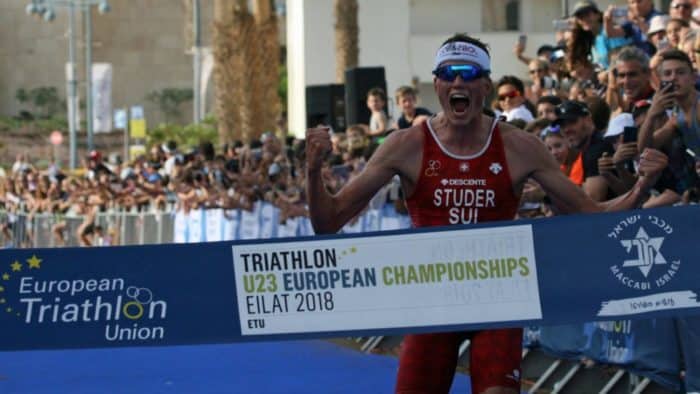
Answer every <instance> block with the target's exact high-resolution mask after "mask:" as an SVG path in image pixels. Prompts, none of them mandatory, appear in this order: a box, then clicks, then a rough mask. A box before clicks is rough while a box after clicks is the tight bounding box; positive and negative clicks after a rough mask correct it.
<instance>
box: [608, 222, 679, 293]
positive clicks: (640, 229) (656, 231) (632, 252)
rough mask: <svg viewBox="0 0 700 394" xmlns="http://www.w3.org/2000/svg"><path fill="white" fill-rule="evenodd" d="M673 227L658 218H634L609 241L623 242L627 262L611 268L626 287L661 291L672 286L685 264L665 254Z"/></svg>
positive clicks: (614, 229)
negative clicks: (665, 245)
mask: <svg viewBox="0 0 700 394" xmlns="http://www.w3.org/2000/svg"><path fill="white" fill-rule="evenodd" d="M672 234H673V227H671V225H670V224H669V223H667V222H666V221H664V220H663V219H662V218H660V217H658V216H655V215H641V214H639V215H634V216H630V217H627V218H625V219H623V220H622V221H620V222H619V223H618V224H617V225H616V226H615V227H614V228H613V229H612V231H611V232H610V233H608V238H612V239H614V240H617V241H618V242H619V245H620V247H622V248H623V249H624V251H625V252H626V254H627V256H628V257H627V258H626V259H625V260H624V261H622V262H621V263H618V264H614V265H612V266H611V267H610V271H611V272H612V274H613V276H615V278H616V279H617V280H618V281H620V283H622V284H623V285H625V286H627V287H630V288H633V289H636V290H654V289H659V288H661V287H663V286H664V285H666V284H667V283H668V282H670V281H671V280H672V279H673V277H674V276H676V274H677V273H678V270H679V269H680V265H681V261H680V260H674V259H673V258H672V257H671V256H667V255H665V253H668V252H671V251H670V250H668V251H666V250H664V248H663V246H664V241H665V239H666V238H667V237H668V236H671V235H672Z"/></svg>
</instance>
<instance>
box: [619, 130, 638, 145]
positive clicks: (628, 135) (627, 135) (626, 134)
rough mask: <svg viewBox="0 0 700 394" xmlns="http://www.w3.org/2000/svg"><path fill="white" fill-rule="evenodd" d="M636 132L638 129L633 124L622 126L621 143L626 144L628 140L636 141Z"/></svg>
mask: <svg viewBox="0 0 700 394" xmlns="http://www.w3.org/2000/svg"><path fill="white" fill-rule="evenodd" d="M637 132H638V129H637V127H635V126H627V127H625V128H624V131H623V132H622V133H623V134H622V143H623V144H626V143H628V142H635V141H637Z"/></svg>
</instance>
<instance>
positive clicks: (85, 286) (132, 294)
mask: <svg viewBox="0 0 700 394" xmlns="http://www.w3.org/2000/svg"><path fill="white" fill-rule="evenodd" d="M45 265H46V262H45V261H44V259H42V258H39V257H38V256H37V255H36V254H33V255H32V256H31V257H30V258H28V259H25V260H22V259H16V260H14V261H13V262H11V263H0V311H2V314H1V315H0V316H1V317H0V319H3V318H4V319H7V318H10V319H17V320H19V321H21V322H22V323H24V324H26V325H30V326H33V327H47V328H53V327H57V326H61V327H75V329H76V333H79V332H80V333H83V331H82V330H84V329H85V328H86V327H88V330H90V329H89V327H94V328H95V329H96V330H98V332H99V331H103V332H104V339H105V340H106V341H107V342H130V341H162V340H163V339H164V337H165V327H164V326H162V325H161V324H162V323H163V322H164V321H165V320H166V317H167V309H168V303H167V302H166V301H165V300H162V299H157V298H155V296H154V294H153V292H152V291H151V289H149V288H147V287H142V286H133V285H131V286H129V285H127V281H126V280H125V279H124V278H121V277H110V278H107V277H101V278H97V277H80V278H65V277H57V275H56V274H52V270H51V269H48V270H47V271H46V272H42V268H43V267H44V266H45ZM77 335H82V334H77Z"/></svg>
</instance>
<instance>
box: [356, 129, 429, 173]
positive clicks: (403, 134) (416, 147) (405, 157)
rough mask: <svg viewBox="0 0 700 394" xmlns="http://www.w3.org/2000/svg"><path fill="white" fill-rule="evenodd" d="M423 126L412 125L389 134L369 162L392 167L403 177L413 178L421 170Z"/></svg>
mask: <svg viewBox="0 0 700 394" xmlns="http://www.w3.org/2000/svg"><path fill="white" fill-rule="evenodd" d="M422 127H423V126H421V125H417V126H411V127H409V128H406V129H401V130H397V131H395V132H393V133H391V134H389V136H388V137H387V138H386V139H385V140H384V143H382V144H381V145H379V148H377V150H376V151H375V152H374V154H373V155H372V158H371V159H370V161H369V163H368V164H369V165H377V166H380V167H381V168H385V169H390V170H391V171H392V172H394V173H395V174H399V175H401V176H402V177H403V178H408V179H413V178H414V177H415V174H417V173H418V171H420V165H421V158H422V154H423V130H422Z"/></svg>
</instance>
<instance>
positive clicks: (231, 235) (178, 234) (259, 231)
mask: <svg viewBox="0 0 700 394" xmlns="http://www.w3.org/2000/svg"><path fill="white" fill-rule="evenodd" d="M408 227H410V219H409V217H408V216H407V215H402V214H399V213H397V212H396V210H395V209H394V206H393V205H391V204H386V205H384V206H383V207H381V208H377V209H368V210H366V211H365V212H363V213H362V214H361V215H360V216H358V217H357V218H356V219H355V220H353V221H351V222H350V223H349V224H347V225H346V226H345V227H344V228H343V230H342V232H343V233H346V234H347V233H361V232H370V231H385V230H398V229H403V228H408ZM313 234H314V232H313V228H312V227H311V222H310V220H309V219H308V218H306V217H294V218H288V219H286V220H284V221H283V222H280V210H279V209H278V208H277V207H275V206H274V205H272V204H270V203H266V202H256V203H255V205H254V207H253V209H252V210H251V211H245V210H223V209H206V210H204V209H198V210H192V211H190V212H187V213H186V212H182V211H179V212H176V213H175V215H174V225H173V242H176V243H187V242H215V241H233V240H239V239H266V238H280V237H296V236H305V235H313Z"/></svg>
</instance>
